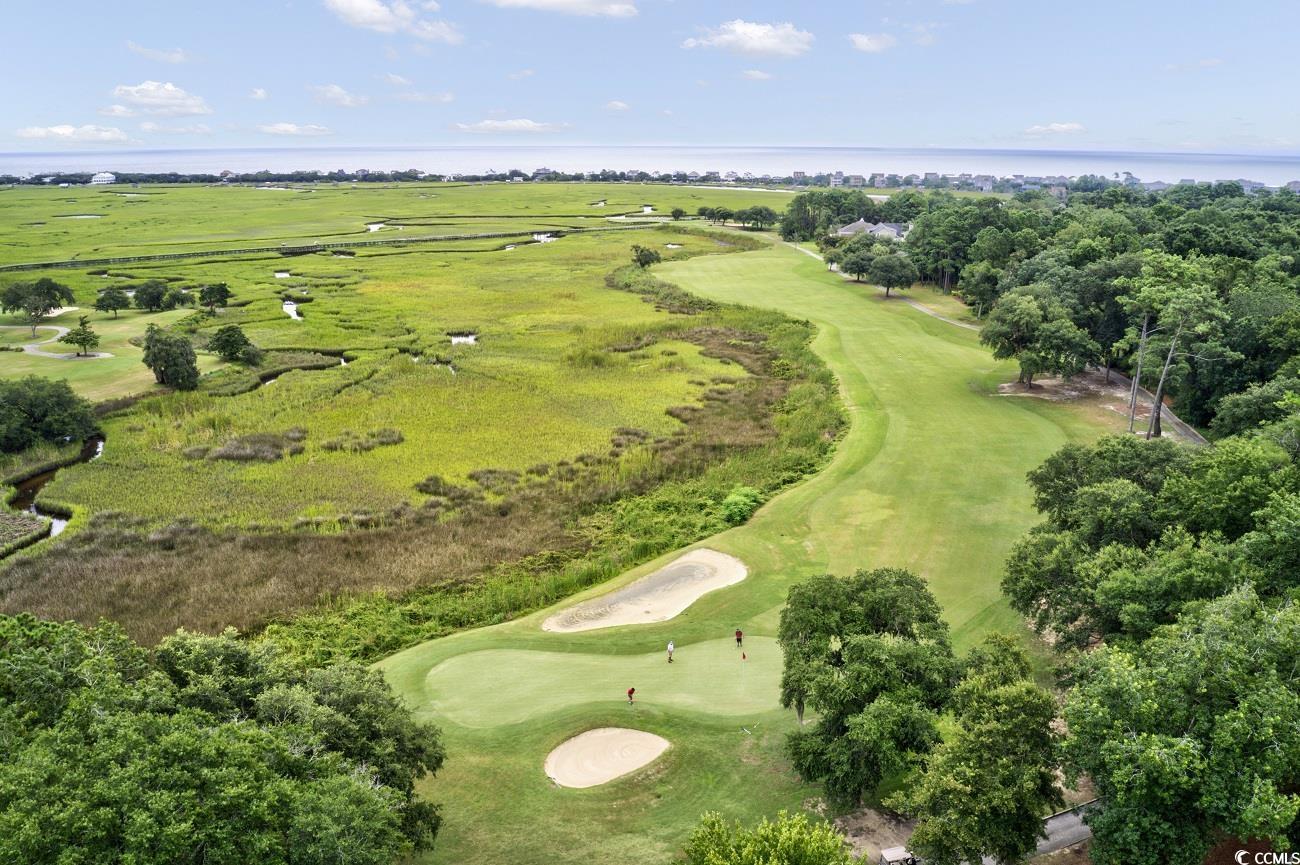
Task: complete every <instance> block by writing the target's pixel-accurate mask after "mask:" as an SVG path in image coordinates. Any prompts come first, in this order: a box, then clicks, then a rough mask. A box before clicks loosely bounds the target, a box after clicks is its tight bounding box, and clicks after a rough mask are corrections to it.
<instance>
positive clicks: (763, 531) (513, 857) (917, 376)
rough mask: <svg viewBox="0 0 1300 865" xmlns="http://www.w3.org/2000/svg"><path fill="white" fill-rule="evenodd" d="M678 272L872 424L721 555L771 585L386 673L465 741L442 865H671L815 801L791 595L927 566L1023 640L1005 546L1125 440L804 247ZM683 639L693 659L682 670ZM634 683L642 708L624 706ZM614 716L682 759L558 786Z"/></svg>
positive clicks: (400, 659)
mask: <svg viewBox="0 0 1300 865" xmlns="http://www.w3.org/2000/svg"><path fill="white" fill-rule="evenodd" d="M657 274H658V276H659V277H660V278H662V279H666V280H669V281H672V282H675V283H677V284H678V285H680V286H681V287H682V288H685V289H687V290H689V291H691V292H694V293H696V294H699V295H702V296H705V297H709V298H713V299H716V300H719V301H727V302H736V303H744V304H751V305H754V306H760V307H769V308H773V309H777V310H780V311H782V312H785V313H787V314H789V315H791V316H793V317H797V318H807V319H809V320H811V321H812V322H813V323H815V324H816V325H817V327H818V336H817V337H816V340H815V342H814V344H813V348H814V350H815V351H817V352H818V353H819V354H820V355H821V356H822V357H823V358H824V359H825V360H826V362H827V364H828V365H829V366H830V367H831V369H832V370H833V371H834V372H835V374H836V375H837V376H838V378H839V380H840V383H841V387H842V393H843V397H844V400H845V402H846V403H847V405H848V408H849V411H850V413H851V418H852V424H851V429H850V431H849V432H848V433H847V434H846V435H845V436H844V438H843V439H842V441H841V442H840V445H839V448H838V450H837V452H836V455H835V457H834V459H833V460H832V462H831V463H830V464H829V466H828V467H827V468H826V469H825V470H823V471H822V472H821V473H819V474H818V475H817V476H815V477H814V478H812V479H811V480H809V481H807V482H805V483H803V484H801V485H799V486H797V487H795V488H793V489H792V490H790V491H788V492H786V493H784V494H782V495H780V496H778V497H777V498H775V499H773V500H772V501H771V502H769V503H768V504H767V505H766V506H765V507H764V508H762V509H761V510H760V511H759V512H758V513H757V514H756V515H755V516H754V517H753V518H752V519H751V520H750V522H749V523H747V524H746V525H744V526H741V527H738V528H736V529H732V530H730V531H727V532H724V533H723V534H720V535H717V536H715V537H713V538H711V539H709V540H708V541H706V542H705V543H703V544H701V545H700V546H707V547H710V548H714V549H718V550H722V551H724V552H728V553H731V554H733V555H735V556H738V557H739V558H741V559H742V560H743V561H745V562H746V564H748V565H749V567H750V576H749V577H748V578H747V579H746V580H745V581H743V582H741V583H739V584H737V585H735V586H732V587H729V588H727V589H723V590H719V591H716V592H712V593H709V594H708V595H705V596H704V597H703V598H701V599H700V600H698V601H696V602H695V603H694V604H693V605H692V606H691V607H690V608H688V609H687V610H686V611H685V612H684V613H683V614H682V615H680V616H678V617H677V618H676V619H674V620H672V621H670V622H665V623H662V624H655V625H643V626H631V627H621V628H611V629H604V630H597V631H590V632H586V633H580V634H555V633H550V632H545V631H542V630H541V622H542V621H543V620H544V619H545V618H546V616H548V615H549V614H550V613H551V612H553V610H552V611H542V612H539V613H537V614H535V615H532V616H530V617H528V618H525V619H521V620H519V621H517V622H512V623H508V624H504V625H499V626H495V627H492V628H485V629H480V630H477V631H472V632H468V633H463V634H457V635H454V636H451V637H447V638H444V639H440V640H435V641H432V642H429V643H426V644H423V645H421V646H417V647H415V648H413V649H410V650H407V651H405V652H402V653H399V654H397V655H394V656H393V657H391V658H388V659H386V660H385V661H383V662H381V663H380V664H379V665H378V666H379V668H380V669H382V670H383V671H384V672H385V674H386V675H387V676H388V678H389V680H390V681H391V682H392V683H393V685H394V686H395V687H396V688H397V689H398V690H399V692H400V693H402V694H403V695H404V696H405V698H406V699H407V700H408V701H409V702H410V703H411V704H412V705H413V706H414V707H415V708H416V710H417V711H418V712H419V713H420V714H421V715H422V716H424V717H427V718H429V719H431V720H435V721H437V722H439V723H441V724H442V725H443V726H444V727H445V729H446V732H447V741H448V747H449V756H448V762H447V767H446V769H445V771H444V772H443V773H442V774H441V775H440V776H439V777H438V778H437V779H434V780H432V781H430V782H427V783H426V785H425V790H426V792H427V794H428V795H429V796H430V798H432V799H433V800H434V801H439V802H443V803H445V814H446V818H447V819H446V823H445V825H444V829H443V832H442V835H441V836H440V838H439V842H438V848H437V849H436V850H435V851H434V852H433V853H432V854H431V855H430V856H429V857H427V859H428V861H430V862H438V863H444V862H445V863H451V862H457V863H459V862H469V863H474V862H483V863H487V862H496V861H505V860H509V861H513V862H519V863H551V862H573V863H578V862H606V861H636V862H670V861H672V860H673V859H674V858H675V857H676V856H677V855H678V853H679V851H680V848H681V844H682V843H683V842H684V841H685V839H686V837H687V835H688V834H689V832H690V830H691V828H692V827H693V826H694V825H695V823H696V822H697V821H698V818H699V815H700V813H701V812H703V811H705V810H709V809H715V810H719V811H721V812H723V813H724V814H726V815H728V816H731V817H735V818H738V819H742V820H746V821H753V820H756V819H758V818H760V817H762V816H770V815H772V814H773V813H774V812H775V811H777V810H778V809H780V808H787V809H791V810H798V809H800V808H802V807H804V806H806V805H807V803H808V802H809V801H811V797H814V796H816V794H817V791H816V790H815V789H814V788H811V787H809V786H807V785H803V784H801V783H799V782H798V780H797V779H796V778H795V777H794V776H793V775H792V773H791V772H790V770H789V766H788V764H787V763H786V761H785V759H784V757H783V755H782V752H781V742H782V740H783V738H784V734H785V733H786V732H788V731H789V730H791V729H793V726H794V718H793V713H790V712H784V711H782V710H780V709H779V708H778V689H777V680H778V677H779V663H780V662H779V658H778V657H776V655H777V650H776V648H775V645H774V642H773V640H772V639H771V638H773V637H774V636H775V633H776V627H777V623H778V617H779V613H780V609H781V606H782V605H783V603H784V600H785V597H786V593H787V592H788V590H789V587H790V586H791V585H792V584H793V583H795V582H798V581H799V580H802V579H804V578H806V577H808V576H811V575H813V574H817V573H823V572H832V573H848V572H850V571H852V570H854V569H857V568H871V567H885V566H897V567H906V568H910V569H912V570H914V571H916V572H918V573H920V574H922V575H923V576H924V577H925V578H926V579H927V580H928V581H929V583H930V586H931V588H932V590H933V591H934V593H935V595H936V596H937V597H938V599H939V601H940V602H941V603H942V604H943V607H944V614H945V617H946V618H947V619H948V621H949V622H950V624H951V625H952V628H953V636H954V641H955V643H956V645H957V647H958V649H959V650H964V649H966V648H968V647H969V646H970V645H971V644H972V643H974V642H975V641H977V640H978V639H979V638H981V637H982V636H983V635H985V634H987V633H989V632H991V631H1003V632H1008V633H1014V634H1024V633H1025V629H1024V627H1023V625H1022V624H1021V623H1020V622H1019V621H1018V620H1017V618H1016V617H1015V615H1014V614H1013V613H1012V612H1011V610H1010V609H1009V608H1008V607H1007V606H1006V605H1005V603H1003V601H1002V600H1001V599H1000V596H999V589H998V582H999V576H1000V572H1001V566H1002V561H1003V558H1004V556H1005V554H1006V551H1007V549H1008V548H1009V546H1010V544H1011V543H1012V542H1013V540H1014V539H1015V538H1016V537H1017V536H1018V535H1019V534H1021V533H1022V532H1023V531H1024V530H1025V529H1026V528H1027V527H1028V526H1029V525H1031V524H1032V523H1033V522H1034V520H1035V516H1034V513H1033V510H1032V507H1031V505H1030V496H1029V493H1028V489H1027V487H1026V485H1025V482H1024V474H1025V472H1026V471H1028V470H1029V469H1030V468H1032V467H1033V466H1035V465H1037V464H1038V463H1039V462H1041V461H1042V459H1043V458H1044V457H1046V456H1047V455H1048V454H1049V453H1051V452H1052V451H1053V450H1055V449H1056V448H1058V447H1059V446H1060V445H1062V444H1064V443H1065V442H1067V441H1070V440H1075V439H1078V440H1083V439H1088V438H1091V437H1094V436H1096V435H1098V434H1099V433H1101V432H1102V431H1103V427H1102V426H1100V425H1098V424H1097V423H1096V422H1095V421H1093V420H1091V419H1089V418H1088V417H1087V416H1085V415H1083V414H1082V413H1078V412H1075V411H1074V410H1073V409H1071V408H1070V407H1069V406H1063V405H1058V404H1046V403H1042V404H1040V403H1038V402H1037V401H1031V400H1023V399H1022V400H1012V399H1004V398H1000V397H998V396H996V395H995V394H996V385H997V384H998V383H999V382H1001V381H1004V380H1006V379H1007V378H1009V377H1013V376H1014V369H1013V367H1012V366H1011V365H1010V364H1006V363H1000V362H996V361H993V360H992V358H991V357H990V356H989V354H988V352H987V350H986V349H984V348H982V347H981V346H980V345H979V344H978V336H977V334H975V333H972V332H969V331H967V330H964V329H962V328H957V327H954V326H952V325H951V324H947V323H945V322H942V321H939V320H937V319H934V318H931V317H929V316H926V315H925V314H923V313H921V312H919V311H917V310H915V309H913V308H911V307H910V306H908V305H907V304H905V303H902V302H900V301H897V300H891V301H885V300H883V298H881V297H880V296H879V295H878V293H877V290H876V289H873V288H871V287H869V286H865V285H855V284H852V283H848V282H845V281H844V280H843V279H841V278H840V277H839V276H838V275H835V274H831V273H827V272H826V271H825V269H824V266H823V265H821V264H820V263H819V262H817V261H814V260H812V259H810V258H808V257H807V256H805V255H803V254H801V253H799V252H797V251H795V250H793V249H790V248H788V247H774V248H772V249H770V250H765V251H759V252H748V253H744V254H739V255H728V256H705V257H697V258H693V259H691V260H689V261H682V262H677V263H671V264H666V265H664V266H662V267H660V268H657ZM676 555H677V554H676V553H674V554H672V555H670V556H665V557H661V558H660V559H658V560H656V561H655V562H651V563H648V564H646V565H644V566H642V567H640V568H636V569H634V570H633V571H631V572H629V573H627V574H625V575H623V576H622V577H620V578H619V579H617V580H614V581H611V582H610V583H607V584H605V585H602V586H599V587H596V588H595V589H592V590H590V591H588V592H585V593H583V594H582V595H579V596H577V597H576V598H574V599H572V600H571V601H570V602H566V603H572V602H573V601H576V600H580V599H582V598H585V597H594V596H597V595H600V594H603V593H605V592H607V591H609V590H610V589H612V588H614V587H616V586H618V585H622V584H625V583H627V582H629V581H631V580H634V579H636V578H637V577H640V576H642V575H644V574H646V573H648V572H650V571H651V570H653V569H654V568H656V567H659V566H662V565H663V564H665V563H666V562H668V561H670V560H671V559H672V558H674V557H675V556H676ZM737 627H740V628H743V629H744V630H745V632H746V634H747V639H746V642H747V643H749V644H750V645H751V646H753V647H754V649H753V651H754V655H753V660H754V666H753V667H745V666H743V664H748V663H750V662H749V661H746V662H743V664H742V662H739V660H738V659H737V657H736V653H735V649H734V647H732V646H731V645H730V644H729V641H728V640H727V636H728V635H729V634H730V633H731V631H732V630H734V629H735V628H737ZM669 639H672V640H674V641H675V642H676V645H677V649H678V655H677V657H678V658H679V659H681V660H680V661H679V663H681V665H682V666H681V667H680V668H679V667H678V664H677V663H674V664H673V665H672V667H671V668H670V667H668V665H667V664H666V663H665V662H664V658H663V655H662V649H663V647H664V645H665V644H666V643H667V641H668V640H669ZM746 651H747V653H748V649H747V650H746ZM719 653H720V654H721V658H720V659H715V656H716V655H718V654H719ZM656 658H657V659H658V660H656ZM697 659H698V660H697ZM719 660H720V661H721V662H720V663H719V662H718V661H719ZM728 661H730V662H731V663H728ZM755 674H757V675H755ZM746 675H749V676H751V677H752V678H751V679H750V680H748V682H745V681H741V682H738V681H737V679H736V677H737V676H746ZM629 686H635V687H637V689H638V699H639V700H640V701H641V702H640V703H639V705H638V706H637V707H628V706H626V704H625V701H624V698H623V692H624V691H625V690H626V688H627V687H629ZM755 686H757V687H758V688H759V689H760V691H759V692H758V693H754V691H753V690H751V689H752V688H753V687H755ZM610 724H614V725H624V726H632V727H635V728H637V729H644V730H649V731H650V732H655V733H658V734H659V735H663V736H665V737H666V738H668V739H669V740H670V741H671V742H672V743H673V748H672V749H670V750H669V752H668V753H667V754H666V755H665V757H664V758H663V759H662V760H661V761H658V762H657V763H655V764H653V765H652V766H650V767H647V769H646V770H644V771H643V772H640V773H637V774H636V775H633V776H630V777H628V778H624V779H620V780H619V781H617V782H615V783H613V784H610V785H607V786H604V787H595V788H591V789H588V790H585V791H572V790H565V789H560V788H557V787H555V786H554V785H552V784H550V783H549V782H548V781H547V780H546V778H545V776H544V774H543V772H542V763H543V761H544V759H545V756H546V754H547V752H548V751H549V750H550V748H552V747H554V746H555V745H557V744H559V743H560V742H562V741H564V740H565V739H567V738H569V737H570V736H573V735H576V734H578V733H580V732H582V731H583V730H586V729H590V728H592V727H597V726H604V725H610Z"/></svg>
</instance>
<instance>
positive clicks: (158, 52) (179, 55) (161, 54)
mask: <svg viewBox="0 0 1300 865" xmlns="http://www.w3.org/2000/svg"><path fill="white" fill-rule="evenodd" d="M126 47H127V48H129V49H131V50H132V51H134V52H135V53H136V54H139V55H140V56H141V57H148V58H149V59H150V60H157V61H158V62H159V63H184V62H185V61H186V60H189V59H190V55H189V54H186V53H185V51H183V50H182V49H180V48H172V49H171V50H162V49H158V48H146V47H144V46H143V45H137V44H136V43H134V42H128V43H126Z"/></svg>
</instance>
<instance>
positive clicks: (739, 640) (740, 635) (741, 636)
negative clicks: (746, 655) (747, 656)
mask: <svg viewBox="0 0 1300 865" xmlns="http://www.w3.org/2000/svg"><path fill="white" fill-rule="evenodd" d="M744 644H745V632H744V631H742V630H741V629H740V628H736V648H737V649H739V648H740V647H741V646H743V645H744Z"/></svg>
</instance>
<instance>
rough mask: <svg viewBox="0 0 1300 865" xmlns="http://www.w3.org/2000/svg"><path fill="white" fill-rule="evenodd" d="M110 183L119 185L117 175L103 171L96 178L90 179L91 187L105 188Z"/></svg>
mask: <svg viewBox="0 0 1300 865" xmlns="http://www.w3.org/2000/svg"><path fill="white" fill-rule="evenodd" d="M109 183H117V175H116V174H111V173H109V172H107V171H101V172H99V173H98V174H96V175H95V176H94V177H92V178H90V185H91V186H104V185H106V184H109Z"/></svg>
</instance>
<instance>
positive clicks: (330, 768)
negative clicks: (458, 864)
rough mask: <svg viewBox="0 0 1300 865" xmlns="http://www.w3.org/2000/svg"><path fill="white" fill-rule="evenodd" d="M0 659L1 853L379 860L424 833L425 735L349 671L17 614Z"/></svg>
mask: <svg viewBox="0 0 1300 865" xmlns="http://www.w3.org/2000/svg"><path fill="white" fill-rule="evenodd" d="M0 656H3V657H4V659H5V663H4V664H2V665H0V742H3V743H4V748H5V753H6V757H5V759H4V760H3V761H0V860H2V861H4V862H12V863H16V865H21V863H45V862H56V861H57V862H66V863H82V862H84V863H92V862H93V863H131V865H149V863H158V865H173V863H176V862H198V861H202V862H207V863H212V865H222V863H229V865H243V863H248V862H258V863H270V865H274V863H285V865H290V863H292V865H314V863H322V865H324V863H339V862H348V863H362V865H364V863H373V865H388V863H391V862H392V861H394V859H395V858H396V857H398V856H401V855H403V854H405V853H408V852H410V851H412V850H417V849H421V848H425V847H428V846H429V845H430V844H431V843H432V841H433V838H434V835H435V833H436V832H437V828H438V814H437V810H436V809H435V808H434V807H433V806H431V805H429V804H428V803H425V802H422V801H421V800H419V799H417V798H416V797H415V793H414V786H415V782H416V781H417V780H418V779H420V778H422V777H423V776H424V775H426V774H427V773H430V772H435V771H437V770H438V768H439V767H440V766H441V765H442V760H443V749H442V744H441V742H440V737H439V733H438V731H437V730H436V729H435V728H433V727H431V726H428V725H425V724H420V723H417V722H415V721H413V720H412V718H411V715H410V712H409V711H408V710H407V709H406V708H405V707H404V706H403V705H402V704H401V702H400V701H399V700H398V699H397V697H396V696H395V695H394V694H393V693H392V692H391V690H390V689H389V688H388V686H387V685H386V684H385V683H384V681H383V679H382V678H381V677H380V675H379V674H378V673H375V672H373V671H370V670H367V669H365V668H364V667H361V666H359V665H354V664H344V665H339V666H335V667H329V668H325V669H304V668H301V667H298V666H295V665H294V664H292V663H291V662H289V661H288V660H287V659H286V658H284V657H283V656H281V655H280V654H279V652H278V651H277V650H276V649H275V647H274V646H272V645H271V644H269V643H260V644H249V643H246V642H243V641H240V640H237V639H235V637H234V636H233V635H232V634H225V635H222V636H218V637H204V636H197V635H192V634H185V633H183V632H182V633H180V634H177V635H176V636H174V637H171V638H169V639H167V640H164V641H163V642H162V643H161V644H160V645H159V646H158V647H157V648H156V649H154V650H152V651H149V650H146V649H143V648H141V647H139V646H137V645H135V644H134V643H132V642H131V641H130V639H129V638H127V637H126V636H125V635H124V634H123V633H122V631H121V630H120V629H118V628H117V627H116V626H115V625H110V624H104V625H100V626H98V627H96V628H90V629H87V628H82V627H80V626H78V625H75V624H56V623H52V622H42V621H38V620H36V619H33V618H31V617H29V616H19V617H17V618H14V617H8V616H0Z"/></svg>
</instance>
